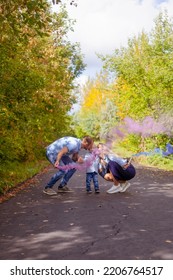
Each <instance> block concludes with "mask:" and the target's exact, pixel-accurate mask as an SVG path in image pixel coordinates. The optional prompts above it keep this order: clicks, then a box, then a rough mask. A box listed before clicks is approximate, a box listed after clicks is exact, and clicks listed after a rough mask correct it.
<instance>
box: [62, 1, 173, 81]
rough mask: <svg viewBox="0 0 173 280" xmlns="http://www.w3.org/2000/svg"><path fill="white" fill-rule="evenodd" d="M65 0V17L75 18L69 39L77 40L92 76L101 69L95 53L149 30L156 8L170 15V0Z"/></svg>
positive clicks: (172, 8)
mask: <svg viewBox="0 0 173 280" xmlns="http://www.w3.org/2000/svg"><path fill="white" fill-rule="evenodd" d="M75 2H77V4H78V5H77V7H75V6H73V5H69V1H68V4H67V10H68V13H69V17H70V18H71V19H75V20H76V23H75V25H74V32H73V33H70V34H69V38H70V40H71V41H73V42H79V43H80V45H81V49H82V53H83V54H84V56H85V63H86V64H87V68H86V71H85V72H84V74H85V75H90V76H92V77H93V76H94V75H95V74H96V72H99V71H100V69H101V61H100V60H99V59H98V58H97V55H96V53H99V54H104V55H105V54H111V53H112V51H113V50H114V49H115V48H119V47H120V46H122V45H123V46H125V45H126V43H127V40H128V39H129V38H131V37H133V36H134V35H138V33H140V32H141V31H142V30H145V31H146V32H149V31H151V29H152V28H153V26H154V19H155V18H156V16H157V15H158V13H159V11H161V10H163V9H164V8H166V9H167V10H168V13H169V15H170V16H172V15H173V0H94V1H93V0H76V1H75Z"/></svg>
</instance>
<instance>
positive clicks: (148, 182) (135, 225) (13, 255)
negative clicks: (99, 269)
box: [0, 167, 173, 260]
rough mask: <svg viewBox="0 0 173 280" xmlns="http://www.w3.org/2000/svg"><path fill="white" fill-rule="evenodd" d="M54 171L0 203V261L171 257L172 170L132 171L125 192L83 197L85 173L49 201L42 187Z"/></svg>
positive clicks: (103, 187)
mask: <svg viewBox="0 0 173 280" xmlns="http://www.w3.org/2000/svg"><path fill="white" fill-rule="evenodd" d="M53 173H54V170H53V169H52V168H51V167H50V168H48V169H47V171H46V172H44V173H43V174H39V175H37V176H36V177H35V180H34V182H33V181H32V182H31V183H30V184H28V186H27V187H26V188H25V189H23V190H22V191H21V192H20V193H18V194H17V195H16V196H15V197H13V198H11V199H10V200H8V201H5V202H4V203H2V204H0V259H1V260H2V259H4V260H9V259H14V260H17V259H19V260H31V259H36V260H38V259H39V260H40V259H42V260H46V259H49V260H51V259H56V260H78V259H80V260H86V259H87V260H96V259H100V260H109V259H115V260H138V259H139V260H143V259H148V260H150V259H158V260H159V259H167V260H168V259H171V260H172V259H173V172H164V171H158V170H156V169H151V168H143V167H137V175H136V177H135V178H134V179H133V180H132V182H131V183H132V186H131V187H130V188H129V189H128V191H127V192H126V193H118V194H112V195H110V194H107V193H106V190H107V189H108V188H109V187H110V186H111V183H108V182H106V181H104V180H103V179H102V178H101V177H100V179H99V180H100V189H101V193H100V194H95V193H93V194H91V195H88V194H86V193H85V174H84V173H82V172H79V171H77V172H76V173H75V174H74V176H73V178H72V179H71V181H70V187H71V188H72V189H73V192H72V193H66V194H58V195H57V196H54V197H50V196H47V195H45V194H43V193H42V189H43V187H44V185H45V184H46V182H47V181H48V180H49V178H50V176H51V175H52V174H53Z"/></svg>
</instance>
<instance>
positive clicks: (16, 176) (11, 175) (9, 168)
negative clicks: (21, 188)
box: [0, 160, 48, 194]
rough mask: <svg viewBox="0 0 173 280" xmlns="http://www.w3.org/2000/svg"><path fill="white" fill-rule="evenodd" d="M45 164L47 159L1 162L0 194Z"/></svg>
mask: <svg viewBox="0 0 173 280" xmlns="http://www.w3.org/2000/svg"><path fill="white" fill-rule="evenodd" d="M47 165H48V161H47V160H42V161H37V162H35V161H34V162H26V163H19V162H8V163H4V164H2V165H1V168H0V176H1V182H0V194H5V193H7V192H8V191H9V190H11V189H12V188H14V187H15V186H16V185H18V184H20V183H21V182H24V181H25V180H27V179H29V178H32V177H33V176H34V175H36V174H37V173H39V172H40V171H41V170H42V169H43V168H44V167H46V166H47Z"/></svg>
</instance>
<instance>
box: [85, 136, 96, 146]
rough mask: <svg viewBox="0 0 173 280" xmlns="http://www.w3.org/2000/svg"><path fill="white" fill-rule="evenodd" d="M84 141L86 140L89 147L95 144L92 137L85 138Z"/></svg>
mask: <svg viewBox="0 0 173 280" xmlns="http://www.w3.org/2000/svg"><path fill="white" fill-rule="evenodd" d="M83 139H85V140H86V142H87V143H88V144H89V145H91V144H93V142H94V141H93V139H92V138H91V137H90V136H84V137H83Z"/></svg>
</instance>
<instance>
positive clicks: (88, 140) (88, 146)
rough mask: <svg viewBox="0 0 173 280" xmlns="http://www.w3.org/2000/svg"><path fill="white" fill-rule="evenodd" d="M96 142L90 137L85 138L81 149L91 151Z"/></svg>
mask: <svg viewBox="0 0 173 280" xmlns="http://www.w3.org/2000/svg"><path fill="white" fill-rule="evenodd" d="M93 144H94V141H93V139H92V138H91V137H90V136H85V137H84V138H83V139H82V144H81V148H82V149H85V150H91V149H92V147H93Z"/></svg>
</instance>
